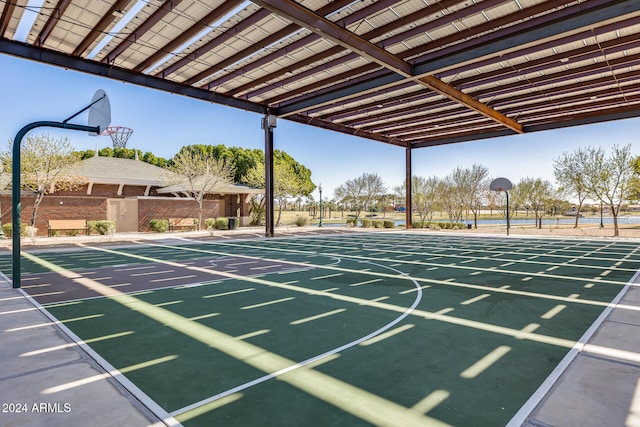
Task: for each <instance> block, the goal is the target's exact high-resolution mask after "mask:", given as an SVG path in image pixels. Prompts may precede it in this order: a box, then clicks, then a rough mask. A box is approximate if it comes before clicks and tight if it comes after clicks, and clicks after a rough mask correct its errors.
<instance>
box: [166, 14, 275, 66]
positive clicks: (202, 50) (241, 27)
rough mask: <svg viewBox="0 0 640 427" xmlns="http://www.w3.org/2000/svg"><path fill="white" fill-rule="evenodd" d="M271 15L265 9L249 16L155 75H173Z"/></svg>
mask: <svg viewBox="0 0 640 427" xmlns="http://www.w3.org/2000/svg"><path fill="white" fill-rule="evenodd" d="M269 15H271V12H269V11H268V10H265V9H261V10H258V11H256V12H255V13H254V14H252V15H251V16H249V17H247V18H246V19H244V20H242V21H240V22H239V23H238V24H237V25H234V26H233V27H231V28H229V29H228V30H227V31H225V32H224V33H222V34H220V35H219V36H217V37H215V38H213V39H211V40H209V41H208V42H207V43H205V44H203V45H202V46H200V47H199V48H197V49H196V50H194V51H193V52H191V53H189V54H187V55H185V56H184V57H183V58H182V59H180V60H179V61H176V62H174V63H173V64H171V65H169V66H168V67H166V68H164V69H162V70H160V71H158V72H156V73H155V75H156V76H157V77H166V76H168V75H170V74H173V73H174V72H176V71H177V70H179V69H180V68H182V67H184V66H185V65H188V64H189V63H190V62H193V61H195V60H196V59H198V58H199V57H201V56H202V55H204V54H206V53H208V52H209V51H211V50H213V49H214V48H216V47H217V46H220V45H222V44H224V43H225V42H227V41H228V40H230V39H231V38H232V37H235V36H237V35H238V34H239V33H241V32H243V31H245V30H247V29H249V28H251V27H252V26H253V25H256V24H257V23H258V22H260V21H262V20H263V19H265V18H266V17H268V16H269Z"/></svg>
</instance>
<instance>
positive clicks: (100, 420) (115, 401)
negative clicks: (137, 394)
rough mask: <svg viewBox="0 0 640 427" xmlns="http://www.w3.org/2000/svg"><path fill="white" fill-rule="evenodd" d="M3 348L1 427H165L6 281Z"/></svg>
mask: <svg viewBox="0 0 640 427" xmlns="http://www.w3.org/2000/svg"><path fill="white" fill-rule="evenodd" d="M0 343H1V344H0V359H1V362H0V405H2V406H1V407H0V426H3V427H7V426H46V427H57V426H60V427H71V426H89V425H92V426H98V425H99V426H105V427H106V426H148V425H158V426H162V425H165V424H164V423H161V422H160V421H159V420H158V418H156V417H155V416H153V415H152V414H151V413H150V412H149V411H148V410H147V409H146V408H145V407H144V406H143V405H142V404H140V402H138V401H137V400H136V399H135V398H133V396H131V395H130V393H128V392H127V391H126V390H125V389H124V388H123V387H122V386H121V385H120V384H118V383H117V382H116V381H114V379H113V378H112V377H111V376H110V375H109V374H107V373H106V371H105V370H104V369H103V368H102V367H100V366H99V365H98V364H97V363H96V362H95V361H94V360H93V359H92V358H91V357H89V355H88V354H87V353H85V352H84V351H83V350H82V349H81V348H80V347H78V346H76V345H75V344H74V343H72V342H71V341H70V339H69V338H68V337H66V336H65V335H64V334H63V333H62V332H61V330H60V329H59V328H58V326H57V325H55V324H54V323H52V322H51V320H50V319H49V318H48V317H47V316H45V315H44V313H42V312H41V311H40V310H39V309H38V308H36V307H35V306H34V304H32V303H31V301H30V300H29V299H28V298H27V297H25V296H24V295H23V293H22V292H21V291H20V290H18V289H13V288H11V285H10V284H9V283H7V282H6V281H5V280H2V282H1V283H0Z"/></svg>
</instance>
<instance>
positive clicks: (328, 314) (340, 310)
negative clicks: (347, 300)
mask: <svg viewBox="0 0 640 427" xmlns="http://www.w3.org/2000/svg"><path fill="white" fill-rule="evenodd" d="M343 311H347V309H346V308H339V309H337V310H332V311H327V312H326V313H320V314H316V315H315V316H309V317H305V318H304V319H298V320H294V321H292V322H289V324H290V325H301V324H303V323H307V322H313V321H314V320H318V319H322V318H324V317H329V316H333V315H334V314H338V313H342V312H343Z"/></svg>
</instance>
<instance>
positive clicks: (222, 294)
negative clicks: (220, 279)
mask: <svg viewBox="0 0 640 427" xmlns="http://www.w3.org/2000/svg"><path fill="white" fill-rule="evenodd" d="M255 290H256V288H246V289H239V290H237V291H229V292H221V293H219V294H212V295H205V296H203V297H202V298H218V297H224V296H227V295H234V294H239V293H242V292H251V291H255Z"/></svg>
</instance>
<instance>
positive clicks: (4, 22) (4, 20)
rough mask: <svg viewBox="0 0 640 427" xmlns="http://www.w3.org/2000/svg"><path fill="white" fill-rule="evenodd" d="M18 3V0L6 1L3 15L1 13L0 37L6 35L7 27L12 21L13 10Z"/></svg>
mask: <svg viewBox="0 0 640 427" xmlns="http://www.w3.org/2000/svg"><path fill="white" fill-rule="evenodd" d="M16 4H17V2H15V1H9V2H5V3H4V7H3V8H2V15H0V37H4V33H5V32H6V31H7V27H9V22H11V17H12V16H13V11H14V10H15V9H16Z"/></svg>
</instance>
